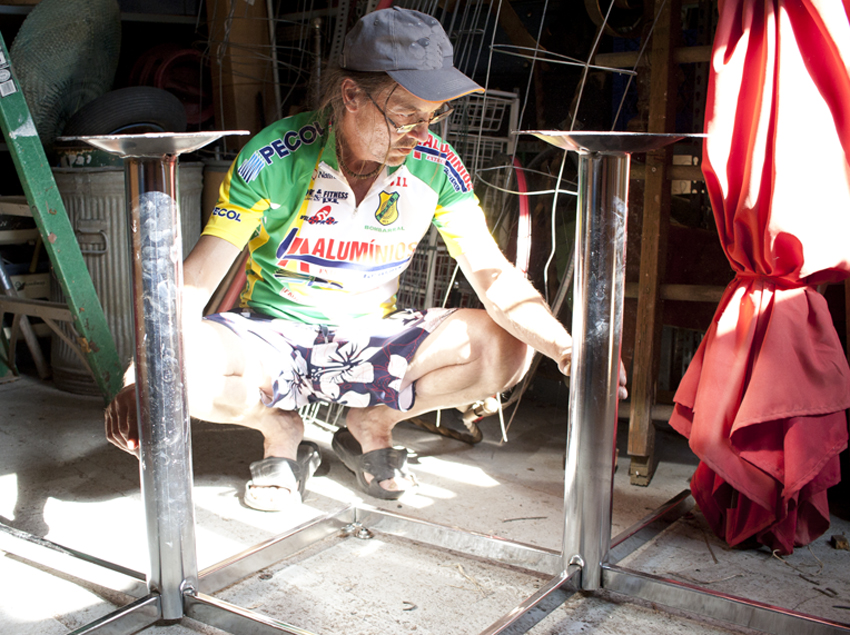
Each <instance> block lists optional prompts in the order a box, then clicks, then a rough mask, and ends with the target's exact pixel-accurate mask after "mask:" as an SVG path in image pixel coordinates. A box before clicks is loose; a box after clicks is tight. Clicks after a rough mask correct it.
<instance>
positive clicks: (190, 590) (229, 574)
mask: <svg viewBox="0 0 850 635" xmlns="http://www.w3.org/2000/svg"><path fill="white" fill-rule="evenodd" d="M196 134H197V137H195V136H193V134H191V133H190V134H188V135H186V134H184V135H128V136H124V137H112V138H108V139H107V138H99V140H100V142H102V143H101V145H98V146H97V147H100V148H101V149H105V150H108V151H112V152H115V153H116V154H120V155H122V156H124V157H125V161H126V162H125V165H126V167H127V169H126V176H127V180H128V188H127V194H128V209H131V210H132V211H131V214H133V215H134V216H132V217H131V219H132V220H133V223H132V225H131V226H132V227H133V228H134V232H135V231H137V232H138V233H139V234H140V235H139V236H137V237H135V238H134V242H133V246H134V255H135V256H136V259H135V260H136V263H137V267H136V268H137V271H136V272H135V273H136V275H137V276H138V278H137V280H136V283H137V284H136V285H135V286H134V292H135V293H136V297H135V298H134V301H135V302H137V306H136V312H137V331H138V332H139V333H141V334H142V336H145V338H146V339H148V340H151V339H155V340H156V341H157V342H162V344H158V346H160V347H162V346H166V345H167V346H168V347H169V348H170V349H173V350H172V352H173V353H174V355H173V359H172V360H171V361H169V362H168V363H167V364H165V365H163V364H162V360H161V358H162V357H163V356H162V355H161V354H160V353H159V351H158V350H146V349H144V347H143V346H141V342H139V343H138V344H137V365H140V366H141V367H142V368H143V369H144V370H145V372H147V373H148V381H147V382H146V383H145V386H146V387H145V386H143V387H141V388H139V390H140V391H141V394H139V400H140V409H141V412H140V415H141V416H140V432H141V444H142V448H141V450H142V452H141V461H140V470H141V476H142V497H143V499H144V502H145V510H146V516H147V527H148V547H149V551H150V568H151V571H150V572H149V573H148V574H147V575H145V574H141V573H138V572H135V571H131V570H129V569H127V568H125V567H121V566H118V565H114V564H110V563H108V562H105V561H103V560H101V559H99V558H96V557H93V556H90V555H87V554H83V553H81V552H77V551H75V550H72V549H68V548H65V547H62V546H61V545H57V544H55V543H52V542H50V541H48V540H46V539H44V538H39V537H36V536H32V535H31V534H27V533H25V532H21V531H18V530H16V529H13V528H11V527H8V526H5V525H2V524H0V549H2V550H3V551H6V552H9V553H13V554H16V555H19V556H21V557H23V558H26V559H28V560H31V561H33V562H36V563H39V564H41V565H43V566H46V567H49V568H51V569H53V570H56V571H60V572H64V573H68V574H70V575H71V576H73V577H75V578H76V579H80V578H79V577H78V576H80V575H85V576H86V579H89V578H90V579H91V581H92V582H94V583H95V584H99V585H102V586H105V587H107V588H111V589H115V590H117V591H119V592H121V593H123V594H125V595H127V597H128V604H127V605H125V606H123V607H121V608H120V609H118V610H117V611H114V612H113V613H110V614H109V615H107V616H105V617H103V618H101V619H99V620H96V621H95V622H92V623H91V624H89V625H87V626H84V627H82V628H79V629H77V630H75V631H73V632H72V634H71V635H83V634H86V635H88V634H94V633H97V634H106V633H108V634H110V635H123V634H130V633H136V632H138V631H140V630H144V629H145V628H147V627H148V626H151V625H154V624H158V623H161V622H166V623H167V622H174V621H177V620H180V619H182V618H183V617H188V618H192V619H195V620H198V621H200V622H203V623H206V624H208V625H211V626H215V627H217V628H220V629H223V630H225V631H229V632H232V633H239V634H240V635H254V634H258V635H274V634H279V633H289V634H291V635H311V634H310V632H309V631H306V630H304V629H301V628H299V627H297V626H293V625H290V624H285V623H283V622H280V621H278V620H274V619H271V618H269V617H267V616H265V615H262V614H260V613H257V612H255V611H250V610H248V609H244V608H242V607H239V606H235V605H233V604H230V603H227V602H223V601H221V600H218V599H216V598H215V597H213V596H212V595H211V594H213V593H216V592H217V591H220V590H221V589H223V588H225V587H228V586H230V585H232V584H234V583H236V582H238V581H240V580H242V579H244V578H245V577H247V576H249V575H252V574H254V573H256V572H257V571H259V570H262V569H264V568H266V567H268V566H270V565H272V564H275V563H277V562H280V561H282V560H284V559H286V558H288V557H290V556H292V555H294V554H296V553H298V552H300V551H302V550H303V549H305V548H307V547H309V546H311V545H313V544H315V543H317V542H319V541H323V540H326V539H329V538H331V537H333V536H337V537H340V538H351V537H353V538H369V537H371V536H373V535H374V534H376V533H384V534H387V535H392V536H397V537H401V538H404V539H408V540H411V541H414V542H416V543H419V544H425V545H429V546H432V547H437V548H442V549H446V550H450V551H452V552H455V553H459V554H463V555H469V556H473V557H477V558H482V559H487V560H489V561H491V562H492V563H495V564H498V565H504V566H510V567H519V568H522V569H525V570H527V571H531V572H535V573H538V574H540V575H541V576H542V577H548V581H547V582H546V583H545V584H543V585H542V586H541V588H540V589H539V590H538V591H537V592H535V593H534V594H533V595H531V596H529V597H528V598H526V599H525V600H523V601H522V602H520V603H519V604H518V605H517V606H516V607H514V608H513V609H511V610H510V611H509V612H508V613H506V614H505V615H504V616H502V617H501V618H499V619H498V620H497V621H496V622H494V623H493V624H492V625H490V626H489V627H488V628H487V629H485V630H484V631H482V632H481V635H496V634H499V633H519V632H526V631H527V630H529V629H530V628H531V627H532V626H533V625H534V624H535V623H536V622H537V621H539V619H541V618H542V617H543V616H545V614H546V612H547V611H551V610H553V609H554V608H555V607H557V606H560V605H561V604H563V603H564V602H565V601H566V599H567V598H569V597H570V596H571V595H572V594H573V593H574V592H575V591H576V590H582V591H585V592H593V591H596V590H599V589H606V590H610V591H613V592H615V593H620V594H624V595H627V596H631V597H635V598H641V599H644V600H648V601H651V602H653V603H654V604H657V605H660V606H666V607H670V608H674V609H678V610H683V611H686V612H689V613H692V614H694V615H698V616H699V615H702V616H706V617H711V618H715V619H720V620H724V621H727V622H730V623H733V624H737V625H740V626H746V627H749V628H754V629H758V630H763V631H766V632H769V633H775V634H776V635H800V634H812V635H827V634H838V633H845V634H850V626H848V625H845V624H840V623H837V622H832V621H829V620H825V619H821V618H818V617H814V616H809V615H805V614H801V613H797V612H794V611H789V610H785V609H782V608H777V607H774V606H770V605H767V604H764V603H759V602H754V601H751V600H747V599H745V598H740V597H735V596H731V595H727V594H723V593H717V592H714V591H711V590H708V589H704V588H700V587H697V586H695V585H691V584H687V583H683V582H679V581H675V580H669V579H664V578H660V577H658V576H654V575H649V574H646V573H641V572H638V571H631V570H629V569H627V568H624V567H621V566H619V565H618V564H617V563H618V562H620V561H621V560H622V559H623V558H624V557H626V556H627V555H628V554H630V553H632V552H633V551H634V550H635V549H637V548H639V547H640V546H642V545H643V544H645V543H646V542H648V541H650V540H652V539H653V538H654V537H655V536H656V535H657V534H658V533H659V532H660V531H663V530H664V529H665V528H666V527H668V526H669V525H670V524H671V523H673V522H675V521H676V520H678V519H679V518H680V517H681V516H682V515H683V514H684V513H686V512H687V511H689V510H690V509H691V508H692V507H693V504H694V503H693V499H692V497H691V496H690V493H689V492H687V491H685V492H682V493H681V494H680V495H679V496H677V497H675V498H674V499H672V500H671V501H669V502H668V503H667V504H665V505H664V506H662V507H661V508H659V509H658V510H656V511H655V512H653V513H652V514H650V515H649V516H647V517H646V518H645V519H644V520H642V521H641V522H639V523H637V524H636V525H634V526H633V527H631V528H629V529H627V530H626V531H624V532H623V533H622V534H620V535H619V536H616V537H614V538H613V539H612V538H611V500H612V489H613V467H614V461H613V450H614V439H615V436H616V421H617V382H618V374H619V368H618V362H619V351H620V349H619V347H620V330H621V320H622V301H623V280H622V274H623V270H624V267H623V265H624V259H625V221H626V216H627V214H626V211H627V201H628V159H629V154H630V153H631V152H638V151H647V150H650V149H653V148H658V147H661V146H663V145H665V144H667V143H670V142H672V141H674V140H676V139H678V138H681V137H679V136H676V137H673V136H672V135H645V134H635V133H632V134H629V133H564V132H560V131H556V132H552V131H535V132H533V134H536V135H537V136H538V137H540V138H542V139H544V140H546V141H548V142H549V143H552V144H554V145H557V146H559V147H562V148H564V149H565V150H574V151H577V152H579V156H580V162H579V181H580V183H579V206H578V209H579V214H577V222H576V225H577V231H576V234H577V235H576V254H577V265H576V282H575V286H574V305H575V306H577V307H582V309H583V310H577V311H575V312H574V313H575V315H574V319H573V329H572V333H573V336H574V343H573V344H574V350H573V359H574V364H573V368H574V373H573V377H572V381H571V385H570V409H569V414H570V417H571V420H570V421H569V430H568V440H567V460H566V464H565V474H564V540H563V549H562V550H561V551H560V552H558V551H552V550H547V549H542V548H539V547H535V546H532V545H527V544H522V543H518V542H512V541H509V540H505V539H502V538H499V537H495V536H487V535H483V534H477V533H474V532H469V531H464V530H460V529H456V528H452V527H446V526H442V525H437V524H434V523H430V522H426V521H422V520H418V519H415V518H412V517H408V516H403V515H400V514H396V513H392V512H388V511H385V510H382V509H378V508H374V507H369V506H366V505H357V506H350V507H346V508H344V509H342V510H340V511H338V512H335V513H332V514H329V515H326V516H324V517H321V518H317V519H315V520H312V521H310V522H307V523H305V524H303V525H301V526H299V527H297V528H294V529H292V530H291V531H289V532H286V533H284V534H281V535H280V536H277V537H275V538H273V539H270V540H268V541H265V542H263V543H261V544H258V545H256V546H254V547H251V548H249V549H247V550H245V551H243V552H242V553H240V554H238V555H236V556H233V557H231V558H228V559H226V560H224V561H222V562H220V563H218V564H216V565H213V566H212V567H208V568H207V569H205V570H203V571H200V572H198V571H197V569H196V567H197V565H196V558H195V553H194V529H195V527H194V512H193V505H192V501H191V487H192V483H191V456H190V453H189V452H188V433H187V425H186V422H187V414H186V408H185V394H184V392H185V391H184V388H183V386H182V382H181V381H179V379H180V378H181V377H182V341H181V340H180V337H179V333H177V329H176V324H177V323H178V320H177V315H178V313H177V312H176V311H177V310H178V308H179V304H180V284H181V280H182V272H181V271H180V263H179V261H177V260H176V256H175V254H176V253H179V251H180V250H179V249H175V246H176V247H179V240H180V238H179V223H175V222H174V219H175V216H176V209H177V208H176V200H177V197H176V195H175V194H176V189H175V183H176V173H177V155H178V154H180V152H185V151H188V149H189V148H196V147H201V146H202V145H205V144H206V143H209V141H211V140H212V139H214V138H217V136H216V135H218V136H221V135H223V134H228V133H213V136H212V137H210V136H209V133H207V135H206V136H204V133H196ZM87 141H89V142H90V143H92V144H93V145H97V143H96V140H93V139H91V138H89V139H87ZM197 144H200V145H197ZM160 179H162V181H163V182H160ZM151 185H155V186H156V188H155V189H154V190H153V195H152V196H151V195H150V194H151V191H150V190H151V188H150V186H151ZM169 199H170V200H169ZM160 220H162V221H163V223H164V224H163V225H162V226H159V222H160ZM149 230H150V234H147V232H149ZM146 241H147V242H146ZM148 258H153V259H155V260H156V262H155V263H153V262H149V261H148V260H147V259H148ZM148 265H150V266H148ZM164 278H165V279H166V281H167V282H169V283H176V288H175V289H172V288H168V289H166V291H167V292H168V299H169V300H171V302H170V303H165V304H163V303H161V302H156V301H154V302H152V301H151V299H152V294H153V293H154V291H155V289H156V288H157V287H159V290H160V291H162V286H163V285H162V282H163V279H164ZM166 286H170V284H169V285H166ZM153 299H154V300H156V298H153ZM154 314H155V315H154ZM138 339H140V340H141V339H143V338H142V337H139V338H138ZM175 378H176V379H178V381H175ZM150 386H156V391H157V393H156V395H157V396H156V398H155V399H151V397H152V395H151V390H150ZM163 404H165V406H164V405H163Z"/></svg>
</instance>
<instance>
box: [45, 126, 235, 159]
mask: <svg viewBox="0 0 850 635" xmlns="http://www.w3.org/2000/svg"><path fill="white" fill-rule="evenodd" d="M246 134H249V131H248V130H205V131H201V132H147V133H144V134H124V135H119V134H117V135H97V136H91V137H59V139H58V141H85V142H86V143H88V144H90V145H92V146H94V147H95V148H98V149H99V150H104V151H106V152H109V153H111V154H116V155H118V156H120V157H122V158H126V157H139V158H141V157H151V158H153V157H160V156H164V155H169V154H170V155H175V154H183V153H184V152H194V151H195V150H198V149H200V148H203V147H204V146H205V145H207V144H210V143H212V142H213V141H215V140H216V139H220V138H221V137H225V136H228V135H246Z"/></svg>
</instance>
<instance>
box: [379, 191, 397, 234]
mask: <svg viewBox="0 0 850 635" xmlns="http://www.w3.org/2000/svg"><path fill="white" fill-rule="evenodd" d="M380 197H381V204H380V205H379V206H378V211H376V212H375V218H376V219H377V221H378V222H379V223H381V225H384V226H386V225H392V224H393V223H394V222H396V220H398V198H399V194H398V192H393V193H392V194H388V193H387V192H381V194H380Z"/></svg>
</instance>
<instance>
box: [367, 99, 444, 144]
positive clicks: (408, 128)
mask: <svg viewBox="0 0 850 635" xmlns="http://www.w3.org/2000/svg"><path fill="white" fill-rule="evenodd" d="M363 93H364V94H365V95H366V96H367V97H368V98H369V101H371V102H372V104H373V105H374V106H375V108H377V109H378V112H379V113H381V114H382V115H383V116H384V119H386V120H387V121H388V122H389V124H390V125H391V126H392V127H393V128H395V131H396V133H397V134H407V133H408V132H412V131H413V130H415V129H416V128H417V127H419V126H421V125H422V124H423V123H424V124H427V125H428V126H432V125H434V124H435V123H437V122H440V121H443V120H444V119H446V118H447V117H448V116H449V115H451V114H452V113H453V112H454V111H455V109H454V108H449V107H448V106H443V109H442V110H441V111H440V112H435V113H434V114H433V115H431V118H430V119H420V120H419V121H417V122H416V123H406V124H404V125H403V126H399V125H398V124H397V123H396V122H395V121H393V120H392V119H390V116H389V115H388V114H387V113H386V112H385V111H384V110H383V109H382V108H381V107H380V106H379V105H378V103H377V102H376V101H375V100H374V99H372V95H370V94H369V93H367V92H366V91H365V90H364V91H363Z"/></svg>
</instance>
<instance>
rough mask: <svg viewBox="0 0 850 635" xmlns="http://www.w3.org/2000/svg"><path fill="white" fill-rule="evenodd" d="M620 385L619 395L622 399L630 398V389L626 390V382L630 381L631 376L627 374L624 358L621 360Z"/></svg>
mask: <svg viewBox="0 0 850 635" xmlns="http://www.w3.org/2000/svg"><path fill="white" fill-rule="evenodd" d="M619 380H620V381H619V384H620V385H619V386H618V387H617V396H618V397H619V398H620V399H628V398H629V391H628V390H626V384H627V383H628V382H629V378H628V376H627V375H626V365H625V364H623V360H622V359H621V360H620V377H619Z"/></svg>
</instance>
